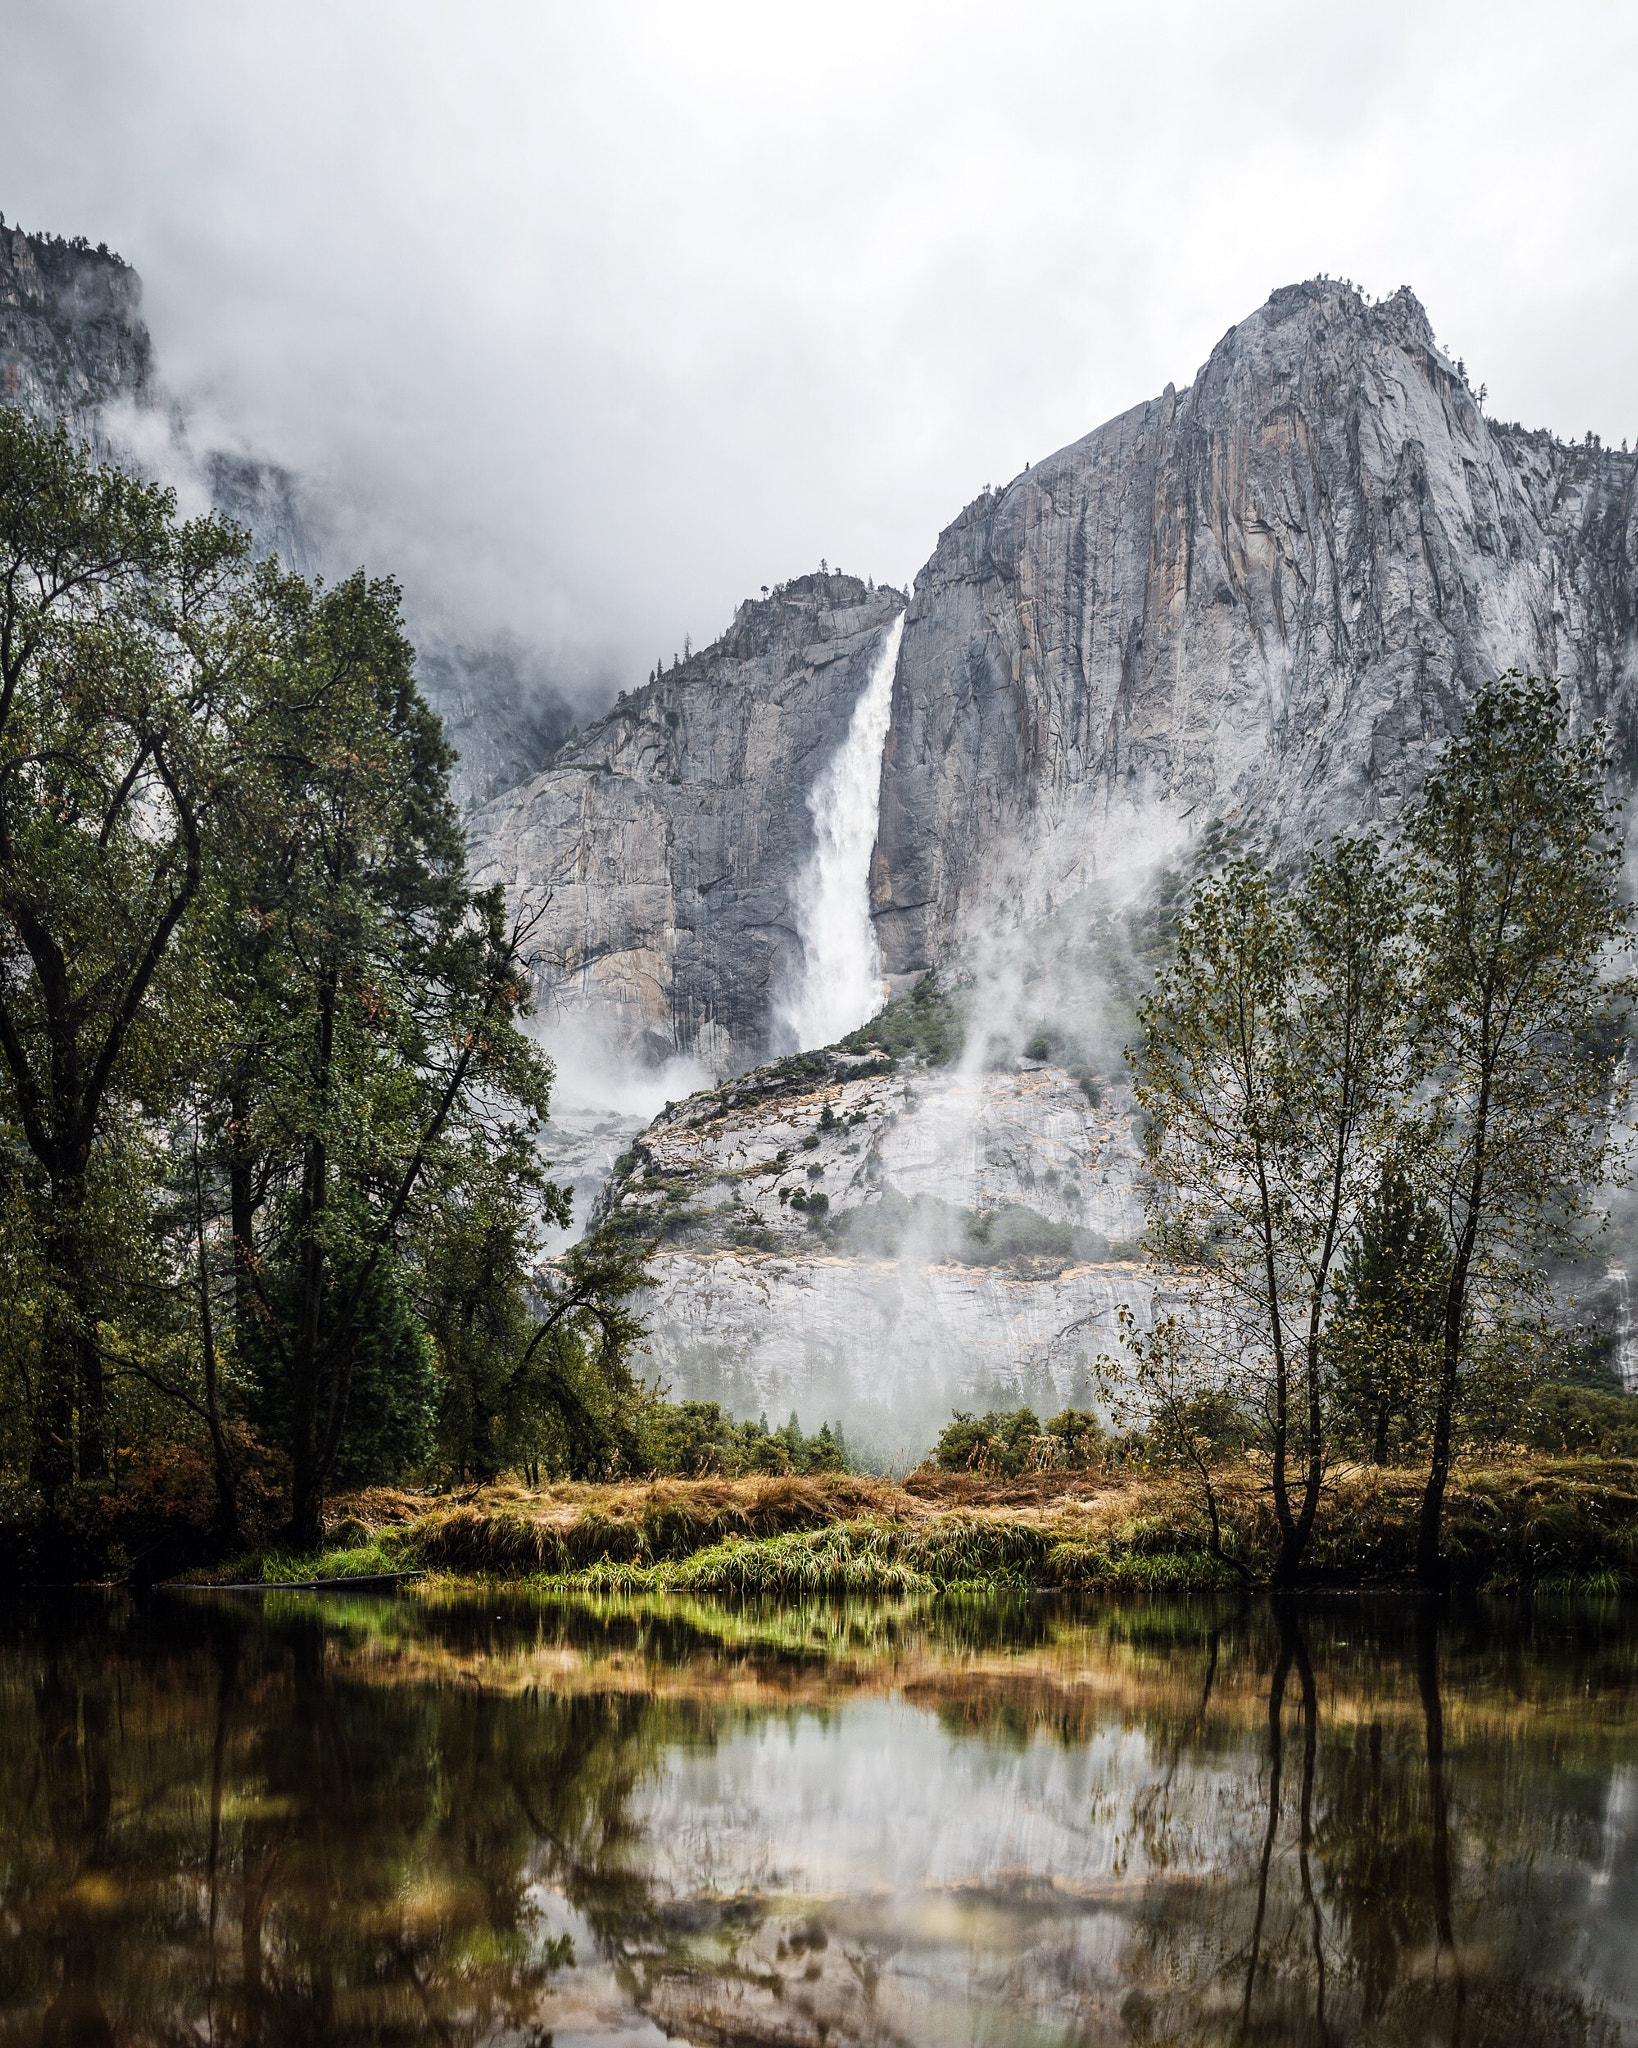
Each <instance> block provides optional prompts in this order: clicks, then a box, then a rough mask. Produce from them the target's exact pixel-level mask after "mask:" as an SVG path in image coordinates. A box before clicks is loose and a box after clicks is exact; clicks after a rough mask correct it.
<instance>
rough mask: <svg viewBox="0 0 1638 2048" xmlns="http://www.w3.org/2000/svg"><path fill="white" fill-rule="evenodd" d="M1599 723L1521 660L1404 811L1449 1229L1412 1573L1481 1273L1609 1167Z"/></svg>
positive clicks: (1525, 1257) (1562, 1219) (1511, 1269)
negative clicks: (1588, 720) (1580, 714)
mask: <svg viewBox="0 0 1638 2048" xmlns="http://www.w3.org/2000/svg"><path fill="white" fill-rule="evenodd" d="M1607 778H1608V760H1607V746H1606V742H1605V739H1604V735H1603V734H1602V732H1601V731H1600V730H1598V729H1597V728H1595V729H1593V730H1592V731H1589V732H1583V733H1581V734H1579V735H1577V734H1576V733H1574V732H1573V731H1572V729H1571V726H1570V722H1569V720H1568V718H1567V716H1566V713H1565V710H1564V706H1563V705H1562V703H1561V701H1560V699H1559V694H1558V690H1557V687H1556V685H1555V684H1553V683H1552V682H1544V681H1541V680H1539V679H1537V678H1535V677H1532V676H1523V675H1520V674H1518V673H1516V672H1514V673H1511V674H1509V675H1506V676H1503V677H1501V678H1499V679H1498V680H1497V681H1495V682H1494V683H1491V684H1489V685H1487V686H1486V687H1485V688H1484V689H1482V690H1480V691H1479V692H1478V694H1477V695H1476V696H1475V698H1474V700H1473V702H1472V704H1471V706H1470V707H1469V709H1468V712H1467V715H1466V717H1465V718H1464V720H1463V722H1462V727H1461V730H1460V731H1459V732H1458V733H1457V735H1456V736H1455V738H1454V739H1453V740H1451V742H1450V743H1449V745H1448V746H1447V747H1446V749H1445V752H1444V755H1443V758H1442V760H1441V761H1440V764H1439V766H1438V767H1437V768H1436V769H1435V771H1434V772H1433V773H1432V774H1431V775H1430V776H1429V777H1428V779H1427V781H1426V783H1425V784H1424V786H1423V789H1422V793H1421V797H1420V799H1419V801H1418V803H1417V805H1416V807H1415V809H1414V810H1413V812H1412V814H1411V816H1410V818H1409V820H1408V821H1407V825H1406V840H1407V843H1408V846H1409V849H1410V855H1411V861H1412V867H1413V873H1414V878H1415V912H1414V920H1413V921H1414V930H1415V937H1416V944H1417V951H1418V955H1419V961H1420V990H1419V1001H1418V1012H1419V1015H1418V1024H1419V1033H1418V1079H1419V1081H1420V1084H1421V1089H1422V1096H1423V1100H1424V1102H1425V1105H1426V1107H1425V1115H1424V1128H1423V1147H1422V1154H1421V1157H1422V1162H1423V1164H1422V1174H1423V1178H1424V1183H1425V1185H1426V1186H1427V1187H1428V1189H1429V1192H1430V1194H1431V1195H1432V1197H1433V1198H1434V1200H1435V1201H1436V1204H1437V1206H1438V1208H1439V1209H1440V1210H1441V1212H1442V1214H1443V1216H1444V1220H1445V1224H1446V1228H1447V1230H1448V1233H1449V1267H1448V1273H1447V1277H1446V1284H1445V1287H1444V1292H1443V1301H1442V1309H1443V1315H1442V1319H1441V1320H1442V1330H1441V1342H1440V1359H1439V1369H1438V1378H1437V1385H1436V1388H1435V1391H1434V1400H1433V1428H1432V1452H1431V1463H1430V1467H1429V1472H1428V1481H1427V1487H1426V1490H1425V1492H1424V1495H1423V1500H1422V1510H1421V1517H1420V1522H1419V1525H1418V1532H1417V1554H1416V1564H1417V1572H1418V1575H1419V1576H1420V1577H1421V1578H1422V1579H1423V1580H1424V1581H1425V1582H1426V1583H1428V1584H1430V1585H1431V1584H1436V1583H1437V1582H1438V1581H1439V1579H1440V1576H1441V1573H1442V1557H1441V1530H1442V1516H1443V1509H1444V1496H1445V1488H1446V1485H1447V1482H1448V1480H1449V1476H1450V1462H1451V1448H1452V1424H1453V1418H1454V1415H1455V1410H1456V1404H1457V1397H1458V1393H1459V1391H1460V1387H1461V1383H1462V1377H1463V1373H1464V1370H1465V1368H1466V1363H1467V1358H1468V1352H1469V1342H1468V1340H1469V1334H1470V1328H1471V1324H1472V1321H1473V1305H1474V1296H1475V1289H1476V1287H1478V1286H1479V1285H1480V1284H1483V1285H1484V1287H1485V1288H1486V1291H1487V1292H1492V1293H1494V1292H1496V1291H1500V1292H1503V1293H1505V1292H1506V1291H1509V1290H1513V1289H1520V1288H1523V1289H1526V1290H1528V1288H1529V1287H1530V1285H1531V1275H1532V1267H1531V1263H1530V1262H1531V1260H1532V1257H1533V1255H1535V1254H1537V1253H1539V1252H1540V1251H1541V1250H1542V1249H1544V1248H1545V1247H1548V1246H1551V1245H1553V1244H1555V1243H1562V1242H1564V1241H1565V1240H1566V1239H1567V1238H1568V1236H1569V1234H1570V1232H1571V1230H1572V1229H1573V1227H1574V1224H1575V1221H1576V1218H1577V1217H1578V1215H1579V1214H1580V1213H1581V1212H1582V1211H1583V1210H1584V1209H1585V1206H1586V1202H1587V1196H1588V1192H1589V1190H1590V1189H1592V1188H1593V1187H1594V1186H1596V1184H1597V1183H1598V1182H1599V1181H1600V1180H1601V1179H1602V1178H1603V1176H1604V1172H1605V1161H1606V1149H1607V1135H1608V1116H1609V1113H1610V1105H1611V1102H1612V1097H1613V1095H1614V1092H1615V1083H1616V1074H1617V1062H1618V1041H1619V1030H1618V1015H1619V1012H1620V1010H1621V1009H1622V1008H1623V1006H1624V1005H1625V1003H1626V1002H1627V1000H1628V999H1629V996H1630V984H1629V982H1628V980H1627V979H1626V977H1625V976H1624V975H1620V974H1616V973H1614V972H1612V966H1613V965H1614V964H1616V963H1615V960H1614V956H1615V955H1617V954H1618V953H1620V952H1623V951H1624V950H1625V949H1626V948H1628V947H1629V946H1630V943H1631V940H1630V936H1629V913H1628V911H1627V908H1626V906H1625V905H1624V904H1623V903H1622V902H1621V900H1620V895H1619V886H1618V885H1619V880H1620V870H1621V857H1622V846H1621V836H1620V831H1619V816H1618V812H1619V806H1618V805H1617V804H1615V803H1614V802H1613V801H1612V799H1611V798H1610V796H1609V795H1608V791H1607Z"/></svg>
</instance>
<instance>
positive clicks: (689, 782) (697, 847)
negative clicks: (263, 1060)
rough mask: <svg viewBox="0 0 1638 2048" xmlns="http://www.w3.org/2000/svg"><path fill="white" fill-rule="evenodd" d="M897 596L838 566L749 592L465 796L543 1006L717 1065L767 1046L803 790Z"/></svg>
mask: <svg viewBox="0 0 1638 2048" xmlns="http://www.w3.org/2000/svg"><path fill="white" fill-rule="evenodd" d="M904 602H905V600H904V595H903V593H902V592H901V591H897V590H892V589H889V588H887V587H886V586H883V587H881V588H879V589H870V588H867V587H866V585H865V584H864V583H862V582H861V581H860V580H859V579H858V578H857V577H856V576H843V575H840V574H831V575H818V576H803V577H799V578H797V579H796V581H795V582H793V583H788V584H785V585H783V586H782V587H781V588H780V589H779V590H778V591H776V592H775V593H774V595H773V596H772V597H770V598H766V599H762V600H756V601H748V602H747V603H745V604H743V605H741V606H740V608H739V611H738V612H737V613H736V615H735V618H734V622H733V624H732V625H731V626H730V627H729V629H728V631H727V632H726V633H725V634H724V635H723V637H722V638H721V639H720V640H718V641H717V642H716V643H715V645H714V646H711V647H709V648H707V649H705V650H704V651H703V652H701V653H699V654H696V655H694V656H693V657H692V658H691V659H690V660H689V661H687V662H686V663H684V664H682V665H681V666H679V667H676V668H672V669H668V670H667V671H666V672H665V673H664V674H663V675H662V676H660V677H659V678H658V680H656V681H655V682H653V683H651V684H650V685H649V686H648V687H647V688H645V689H642V690H638V691H635V692H633V693H632V694H631V695H630V696H628V697H624V698H623V699H622V701H621V702H620V703H619V704H617V705H616V707H615V708H614V710H613V711H611V712H610V713H609V714H608V716H607V717H606V718H603V719H602V720H600V721H599V722H598V723H597V724H595V725H593V726H592V727H590V728H589V729H588V730H587V731H586V732H585V733H584V734H582V735H581V736H580V737H579V738H578V739H575V740H572V741H570V742H569V744H568V745H567V746H566V747H565V748H564V749H563V750H562V751H561V752H560V753H559V754H558V756H557V759H556V761H555V762H554V764H553V766H552V767H551V768H550V769H548V770H546V771H545V772H544V773H542V774H539V775H536V776H535V777H533V778H532V779H531V780H529V781H527V782H524V783H521V784H519V785H518V786H517V787H516V788H514V789H512V790H510V791H508V792H507V793H506V794H504V795H503V796H500V797H498V798H496V799H495V800H494V801H493V802H492V803H490V804H488V805H486V806H485V807H484V808H482V809H481V810H479V811H478V812H477V813H476V814H475V815H474V817H473V820H472V827H471V829H472V839H473V855H472V858H473V866H474V869H475V871H476V873H477V875H478V878H479V879H480V880H481V881H483V882H486V883H487V882H495V881H500V882H504V883H505V884H506V887H507V890H508V893H509V895H510V896H511V898H512V901H513V902H514V904H516V905H517V906H519V907H520V908H522V909H524V910H526V911H532V912H535V913H538V915H539V920H540V921H539V923H538V924H537V926H536V928H535V932H534V936H533V939H532V941H531V944H532V950H533V954H534V962H535V965H534V970H533V971H534V976H535V984H536V991H537V995H538V999H539V1003H540V1008H541V1011H542V1013H543V1014H544V1015H545V1016H546V1017H548V1018H550V1019H554V1020H561V1019H563V1018H565V1017H568V1018H573V1017H575V1016H582V1017H588V1018H595V1019H596V1020H597V1029H598V1030H599V1031H600V1032H601V1033H604V1034H607V1035H608V1037H609V1038H610V1039H611V1040H612V1041H614V1042H617V1043H618V1044H620V1045H621V1046H623V1047H624V1048H625V1049H627V1050H629V1051H635V1052H640V1053H641V1054H643V1055H645V1056H646V1057H648V1058H650V1059H664V1058H666V1057H667V1056H669V1055H671V1054H673V1053H676V1052H683V1053H688V1054H691V1055H693V1056H695V1057H696V1058H698V1059H700V1060H701V1061H702V1062H703V1063H704V1064H705V1065H706V1066H707V1067H709V1068H711V1069H712V1070H713V1071H715V1072H718V1073H727V1072H731V1071H734V1070H735V1069H737V1068H743V1067H746V1066H749V1065H751V1064H752V1063H753V1062H754V1061H756V1060H758V1059H761V1058H764V1057H765V1056H766V1055H767V1053H768V1051H769V1050H770V1049H771V1048H772V1046H773V1042H774V1038H775V1035H776V1018H775V1005H776V1003H777V999H778V996H779V994H780V992H781V989H782V988H783V987H784V985H785V982H786V978H787V977H788V976H789V975H790V974H791V973H792V972H793V970H794V968H795V965H796V950H797V945H798V940H797V934H796V927H795V922H794V910H793V890H794V888H795V886H796V883H797V878H798V877H799V876H800V874H801V872H802V869H803V867H804V864H805V863H806V861H807V859H808V857H809V855H810V853H811V852H812V849H813V843H814V832H813V818H812V815H811V813H810V811H809V809H808V805H807V801H806V799H807V796H808V793H809V791H810V790H811V789H812V788H813V785H814V783H815V781H816V779H817V778H818V776H819V773H820V771H821V770H822V769H823V767H824V766H825V764H826V762H827V761H828V760H829V759H830V758H831V756H832V755H833V754H834V753H835V751H836V749H837V747H838V746H839V745H840V743H841V741H842V738H843V735H844V734H845V733H846V730H847V727H848V723H849V720H850V719H851V717H852V714H853V708H854V705H855V704H856V703H857V701H858V698H859V694H860V692H861V691H862V689H863V688H864V685H865V682H866V680H867V678H868V676H869V673H870V669H871V665H872V663H873V661H874V660H875V658H876V656H877V654H878V653H879V651H880V648H881V645H882V641H883V637H884V635H885V634H886V632H887V630H888V628H889V627H890V626H891V624H892V622H893V620H894V619H895V618H896V617H897V616H898V614H899V612H900V611H902V609H903V608H904Z"/></svg>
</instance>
